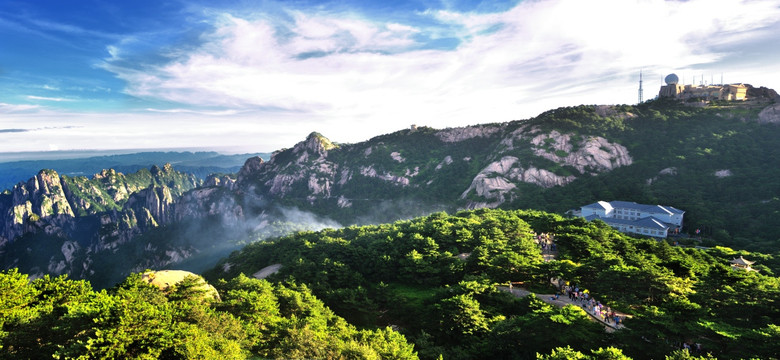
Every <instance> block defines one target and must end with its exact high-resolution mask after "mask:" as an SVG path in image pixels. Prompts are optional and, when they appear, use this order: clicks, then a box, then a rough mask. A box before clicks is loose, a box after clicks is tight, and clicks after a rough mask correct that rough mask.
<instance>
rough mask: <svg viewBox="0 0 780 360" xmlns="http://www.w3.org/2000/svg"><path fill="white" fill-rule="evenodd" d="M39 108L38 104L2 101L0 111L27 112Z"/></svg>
mask: <svg viewBox="0 0 780 360" xmlns="http://www.w3.org/2000/svg"><path fill="white" fill-rule="evenodd" d="M38 108H40V107H39V106H38V105H27V104H6V103H0V113H15V112H26V111H30V110H36V109H38Z"/></svg>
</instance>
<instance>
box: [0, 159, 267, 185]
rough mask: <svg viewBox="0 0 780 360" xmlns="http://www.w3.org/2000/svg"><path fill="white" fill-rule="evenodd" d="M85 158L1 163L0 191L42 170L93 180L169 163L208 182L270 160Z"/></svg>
mask: <svg viewBox="0 0 780 360" xmlns="http://www.w3.org/2000/svg"><path fill="white" fill-rule="evenodd" d="M85 154H88V153H76V152H46V153H41V154H29V155H28V156H30V157H35V158H38V160H25V161H6V162H0V191H2V190H4V189H11V188H12V187H13V186H14V185H16V184H17V183H19V182H20V181H26V180H27V179H29V178H31V177H33V176H35V174H37V173H38V171H40V170H41V169H52V170H56V171H57V172H58V173H60V174H63V175H70V176H91V175H93V174H96V173H99V172H100V171H101V170H103V169H114V170H117V171H119V172H124V173H133V172H136V171H138V170H140V169H144V168H149V167H151V166H152V165H157V166H163V164H166V163H168V164H173V165H175V166H176V169H177V170H179V171H182V172H187V173H190V174H193V175H195V176H197V177H198V178H201V179H205V178H206V176H208V175H209V174H212V173H234V172H236V171H238V169H240V168H241V165H243V164H244V161H245V160H246V159H247V158H248V157H252V156H260V157H262V158H264V159H268V158H269V157H270V154H267V153H253V154H235V155H224V154H220V153H217V152H213V151H199V152H175V151H165V152H164V151H154V152H138V153H132V154H118V155H100V156H88V157H85V156H84V155H85ZM8 158H10V157H8Z"/></svg>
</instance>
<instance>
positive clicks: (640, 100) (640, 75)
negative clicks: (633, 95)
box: [639, 70, 643, 104]
mask: <svg viewBox="0 0 780 360" xmlns="http://www.w3.org/2000/svg"><path fill="white" fill-rule="evenodd" d="M642 100H643V99H642V70H639V103H640V104H641V103H642Z"/></svg>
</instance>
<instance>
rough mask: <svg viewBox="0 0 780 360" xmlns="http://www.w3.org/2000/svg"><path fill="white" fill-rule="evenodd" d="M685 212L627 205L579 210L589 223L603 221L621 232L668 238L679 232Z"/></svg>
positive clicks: (604, 204) (607, 204) (616, 203)
mask: <svg viewBox="0 0 780 360" xmlns="http://www.w3.org/2000/svg"><path fill="white" fill-rule="evenodd" d="M684 214H685V211H683V210H680V209H676V208H674V207H671V206H662V205H645V204H637V203H635V202H628V201H610V202H606V201H599V202H595V203H593V204H588V205H585V206H583V207H581V208H580V213H579V215H580V216H582V217H584V218H585V219H586V220H588V221H592V220H596V219H598V220H601V221H603V222H605V223H607V225H609V226H612V227H613V228H615V229H617V230H618V231H620V232H624V233H632V234H640V235H646V236H652V237H657V238H665V237H667V236H668V235H669V231H670V230H672V231H674V232H679V230H680V228H681V227H682V222H683V215H684Z"/></svg>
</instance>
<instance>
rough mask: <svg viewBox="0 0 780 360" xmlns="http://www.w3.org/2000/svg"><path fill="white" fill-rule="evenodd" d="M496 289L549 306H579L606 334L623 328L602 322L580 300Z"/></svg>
mask: <svg viewBox="0 0 780 360" xmlns="http://www.w3.org/2000/svg"><path fill="white" fill-rule="evenodd" d="M496 288H497V289H498V290H501V291H506V292H509V293H511V294H512V295H514V296H516V297H526V296H528V295H531V294H533V295H536V297H538V298H539V299H541V300H542V301H544V302H546V303H548V304H551V305H555V306H557V307H564V306H566V305H574V306H579V307H581V308H582V310H585V313H586V314H588V315H590V318H591V320H593V321H598V322H600V323H601V324H603V325H604V326H605V330H607V331H608V332H613V331H615V330H616V329H622V328H624V326H623V324H617V325H615V323H614V322H606V321H604V319H602V318H601V316H597V315H596V314H595V313H594V312H592V311H588V308H587V306H586V305H585V304H583V303H582V302H581V301H580V300H571V299H569V298H568V297H563V296H559V297H558V299H555V294H535V293H532V292H530V291H528V290H526V289H523V288H517V287H512V289H510V288H509V287H508V286H496ZM616 313H617V312H616ZM617 314H618V315H619V316H620V317H621V318H622V319H625V318H626V316H627V315H626V314H623V313H617Z"/></svg>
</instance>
